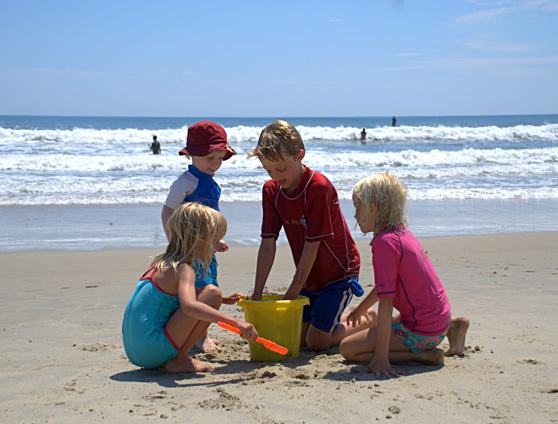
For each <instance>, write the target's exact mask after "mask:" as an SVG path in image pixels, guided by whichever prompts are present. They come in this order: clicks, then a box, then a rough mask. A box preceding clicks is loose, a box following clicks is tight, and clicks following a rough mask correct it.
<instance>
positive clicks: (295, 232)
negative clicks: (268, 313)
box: [250, 121, 364, 351]
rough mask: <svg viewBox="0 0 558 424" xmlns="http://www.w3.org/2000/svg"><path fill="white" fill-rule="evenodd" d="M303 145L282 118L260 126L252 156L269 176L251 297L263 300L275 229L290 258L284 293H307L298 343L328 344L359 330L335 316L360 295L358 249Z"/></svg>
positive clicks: (329, 188)
mask: <svg viewBox="0 0 558 424" xmlns="http://www.w3.org/2000/svg"><path fill="white" fill-rule="evenodd" d="M304 154H305V149H304V144H303V142H302V138H301V137H300V134H299V132H298V131H297V130H296V128H294V127H293V126H292V125H291V124H289V123H288V122H285V121H275V122H274V123H272V124H270V125H268V126H267V127H265V128H264V129H263V131H262V132H261V134H260V138H259V140H258V145H257V146H256V149H255V150H254V151H253V152H251V153H250V156H257V157H258V159H259V160H260V162H261V163H262V166H263V167H264V169H265V170H266V171H267V173H268V174H269V176H270V177H271V180H269V181H267V182H266V183H265V184H264V186H263V193H262V206H263V219H262V233H261V237H262V241H261V244H260V249H259V251H258V262H257V266H256V280H255V287H254V294H253V296H252V299H254V300H261V298H262V292H263V289H264V287H265V284H266V281H267V277H268V276H269V272H270V271H271V267H272V266H273V261H274V259H275V251H276V241H277V237H278V236H279V232H280V231H281V228H284V229H285V234H286V236H287V240H288V241H289V246H290V248H291V252H292V255H293V259H294V262H295V264H296V272H295V275H294V276H293V279H292V282H291V284H290V286H289V289H288V290H287V292H286V293H285V296H284V298H285V299H294V298H296V297H297V296H298V295H299V294H300V295H303V296H307V297H308V298H309V299H310V305H308V306H305V307H304V316H303V324H302V344H303V345H304V344H305V345H306V346H307V347H308V348H309V349H311V350H315V351H320V350H325V349H329V348H330V347H332V346H335V345H337V344H339V342H340V341H341V340H342V339H343V338H344V337H345V336H347V335H350V334H352V333H354V332H355V331H357V330H359V329H360V326H359V328H354V327H352V326H350V325H348V323H347V322H346V321H345V322H341V315H342V313H343V310H344V309H345V307H346V306H347V305H348V304H349V302H350V301H351V299H352V296H353V294H354V295H356V296H362V295H363V293H364V290H363V289H362V287H361V285H360V283H359V281H358V274H359V268H360V255H359V253H358V250H357V247H356V244H355V242H354V240H353V238H352V236H351V233H350V231H349V228H348V226H347V223H346V222H345V218H344V217H343V213H342V212H341V208H340V206H339V199H338V197H337V191H336V190H335V187H333V185H332V184H331V183H330V182H329V180H328V179H327V178H326V177H325V176H323V175H322V174H320V173H319V172H316V171H314V170H311V169H310V168H308V167H306V166H305V165H304V164H303V163H302V159H303V158H304Z"/></svg>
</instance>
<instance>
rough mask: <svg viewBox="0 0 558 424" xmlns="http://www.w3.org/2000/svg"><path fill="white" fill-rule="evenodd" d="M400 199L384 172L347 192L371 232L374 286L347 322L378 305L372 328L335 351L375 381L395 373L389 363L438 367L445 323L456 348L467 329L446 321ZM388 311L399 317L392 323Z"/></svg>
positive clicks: (400, 191)
mask: <svg viewBox="0 0 558 424" xmlns="http://www.w3.org/2000/svg"><path fill="white" fill-rule="evenodd" d="M406 195H407V190H406V188H405V187H404V186H403V184H401V183H400V181H399V180H398V179H397V177H395V176H393V175H391V174H389V173H387V172H386V173H382V174H376V175H371V176H368V177H366V178H364V179H362V180H361V181H359V182H358V183H357V184H356V186H355V188H354V189H353V203H354V205H355V209H356V213H355V218H356V220H357V222H358V225H359V227H360V229H361V231H362V232H363V233H368V232H371V231H372V232H374V238H373V239H372V242H371V246H372V265H373V268H374V281H375V287H374V289H373V290H372V291H371V292H370V293H369V294H368V296H366V298H364V300H363V301H362V302H361V303H360V304H359V305H358V306H357V307H356V308H355V309H354V310H353V311H351V313H350V314H349V315H348V316H347V321H348V322H349V323H352V324H353V325H355V324H357V323H359V322H360V321H361V320H362V319H363V318H367V317H368V315H367V314H368V313H369V312H368V311H369V308H370V307H372V305H374V304H375V303H376V302H378V301H379V306H378V316H377V323H376V325H374V326H371V327H370V328H369V329H365V330H361V331H359V332H357V333H355V334H352V335H350V336H348V337H347V338H345V339H344V340H343V341H342V342H341V344H340V352H341V355H343V357H345V358H346V359H348V360H351V361H357V362H368V363H369V364H368V371H370V372H371V373H373V374H375V375H376V376H378V377H394V376H397V375H398V372H397V371H395V370H394V369H393V368H392V367H391V364H390V362H406V361H418V362H421V363H424V364H431V365H436V364H442V363H443V362H444V352H443V351H442V350H440V349H437V346H438V345H439V344H440V343H441V342H442V340H443V339H444V337H445V336H446V334H447V333H448V331H449V330H450V325H451V326H452V331H453V332H454V334H452V336H451V339H452V340H450V342H453V343H454V344H455V345H456V346H457V349H459V347H458V346H461V345H462V344H463V343H464V341H465V333H466V331H467V328H466V325H467V326H468V321H466V319H464V318H458V319H454V320H453V322H452V320H451V309H450V303H449V300H448V297H447V294H446V290H445V288H444V286H443V284H442V282H441V281H440V279H439V277H438V274H437V273H436V270H435V269H434V266H433V265H432V262H431V261H430V258H429V257H428V254H427V253H426V251H425V250H424V249H423V247H422V246H421V244H420V243H419V241H418V240H417V239H416V238H415V236H414V235H413V233H411V231H410V230H408V229H407V228H406V220H405V201H406ZM394 307H395V308H396V309H397V310H398V311H399V312H400V314H401V315H400V317H399V318H397V319H395V320H393V319H392V312H393V308H394ZM367 319H369V318H367ZM458 339H460V340H458ZM454 347H455V346H454Z"/></svg>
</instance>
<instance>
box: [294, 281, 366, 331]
mask: <svg viewBox="0 0 558 424" xmlns="http://www.w3.org/2000/svg"><path fill="white" fill-rule="evenodd" d="M363 294H364V290H363V288H362V286H361V285H360V283H359V282H358V279H357V278H356V277H349V278H347V279H345V280H341V281H338V282H336V283H333V284H330V285H329V286H326V287H324V288H323V289H320V290H317V291H308V290H304V289H303V290H301V292H300V295H301V296H306V297H308V298H309V299H310V304H309V305H306V306H305V307H304V311H303V316H302V320H303V321H304V322H309V323H310V324H311V325H313V326H314V327H316V328H317V329H318V330H321V331H325V332H326V333H330V332H331V331H333V329H334V328H335V326H336V325H337V324H339V321H340V320H341V315H342V314H343V311H344V310H345V308H346V307H347V305H348V304H349V303H350V302H351V299H352V298H353V295H355V296H357V297H360V296H362V295H363Z"/></svg>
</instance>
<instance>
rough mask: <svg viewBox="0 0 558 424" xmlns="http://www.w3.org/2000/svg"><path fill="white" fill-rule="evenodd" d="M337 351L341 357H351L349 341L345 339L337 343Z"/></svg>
mask: <svg viewBox="0 0 558 424" xmlns="http://www.w3.org/2000/svg"><path fill="white" fill-rule="evenodd" d="M339 353H340V354H341V356H342V357H343V358H345V359H351V356H352V355H351V353H352V352H351V349H350V345H349V343H347V340H341V343H339Z"/></svg>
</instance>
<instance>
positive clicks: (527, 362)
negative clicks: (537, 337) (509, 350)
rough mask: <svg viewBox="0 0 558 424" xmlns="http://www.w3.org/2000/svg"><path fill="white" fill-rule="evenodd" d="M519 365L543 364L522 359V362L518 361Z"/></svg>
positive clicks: (534, 360)
mask: <svg viewBox="0 0 558 424" xmlns="http://www.w3.org/2000/svg"><path fill="white" fill-rule="evenodd" d="M517 363H518V364H526V365H540V364H542V362H541V361H539V360H537V359H522V360H521V361H517Z"/></svg>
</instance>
